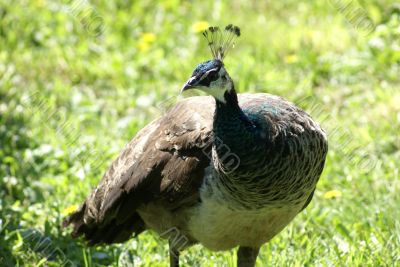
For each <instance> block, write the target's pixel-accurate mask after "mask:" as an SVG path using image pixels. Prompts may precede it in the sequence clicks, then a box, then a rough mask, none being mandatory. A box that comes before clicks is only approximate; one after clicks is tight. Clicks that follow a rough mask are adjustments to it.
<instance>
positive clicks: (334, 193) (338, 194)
mask: <svg viewBox="0 0 400 267" xmlns="http://www.w3.org/2000/svg"><path fill="white" fill-rule="evenodd" d="M341 196H342V192H340V191H339V190H331V191H328V192H326V193H325V194H324V198H326V199H331V198H338V197H341Z"/></svg>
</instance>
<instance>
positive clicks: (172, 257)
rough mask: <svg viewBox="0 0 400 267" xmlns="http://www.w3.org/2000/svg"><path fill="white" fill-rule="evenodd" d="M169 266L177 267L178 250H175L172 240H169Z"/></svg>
mask: <svg viewBox="0 0 400 267" xmlns="http://www.w3.org/2000/svg"><path fill="white" fill-rule="evenodd" d="M169 266H170V267H179V250H177V249H176V248H175V247H174V245H173V242H172V240H171V239H170V240H169Z"/></svg>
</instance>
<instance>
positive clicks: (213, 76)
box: [207, 70, 218, 81]
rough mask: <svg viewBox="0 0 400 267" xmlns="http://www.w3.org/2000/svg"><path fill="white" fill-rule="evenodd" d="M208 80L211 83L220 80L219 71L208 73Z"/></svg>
mask: <svg viewBox="0 0 400 267" xmlns="http://www.w3.org/2000/svg"><path fill="white" fill-rule="evenodd" d="M207 79H209V80H210V81H215V80H216V79H218V71H217V70H211V71H209V72H208V75H207Z"/></svg>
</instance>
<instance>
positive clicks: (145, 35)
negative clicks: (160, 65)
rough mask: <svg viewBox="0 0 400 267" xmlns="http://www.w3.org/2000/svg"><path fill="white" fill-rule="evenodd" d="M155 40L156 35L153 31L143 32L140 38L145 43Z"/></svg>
mask: <svg viewBox="0 0 400 267" xmlns="http://www.w3.org/2000/svg"><path fill="white" fill-rule="evenodd" d="M155 40H156V35H155V34H154V33H151V32H144V33H142V36H141V38H140V41H142V42H144V43H148V44H151V43H153V42H154V41H155Z"/></svg>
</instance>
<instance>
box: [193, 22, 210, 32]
mask: <svg viewBox="0 0 400 267" xmlns="http://www.w3.org/2000/svg"><path fill="white" fill-rule="evenodd" d="M208 27H210V24H208V22H207V21H204V20H201V21H198V22H196V23H194V24H193V25H192V31H194V32H203V31H205V30H207V28H208Z"/></svg>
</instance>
